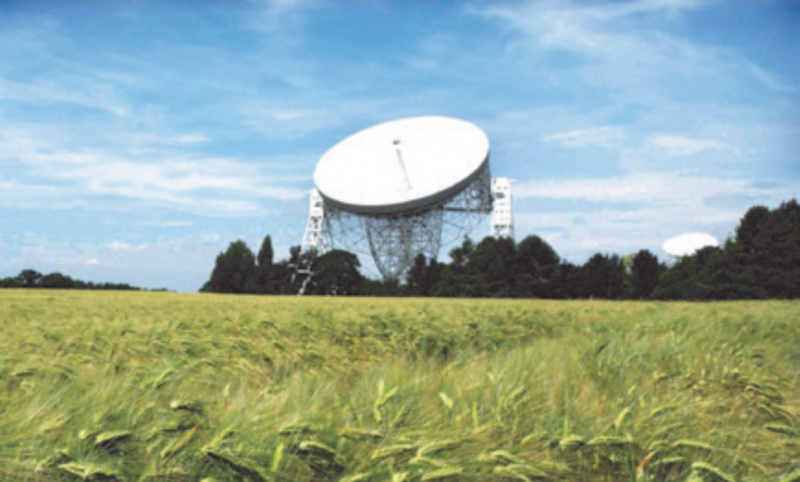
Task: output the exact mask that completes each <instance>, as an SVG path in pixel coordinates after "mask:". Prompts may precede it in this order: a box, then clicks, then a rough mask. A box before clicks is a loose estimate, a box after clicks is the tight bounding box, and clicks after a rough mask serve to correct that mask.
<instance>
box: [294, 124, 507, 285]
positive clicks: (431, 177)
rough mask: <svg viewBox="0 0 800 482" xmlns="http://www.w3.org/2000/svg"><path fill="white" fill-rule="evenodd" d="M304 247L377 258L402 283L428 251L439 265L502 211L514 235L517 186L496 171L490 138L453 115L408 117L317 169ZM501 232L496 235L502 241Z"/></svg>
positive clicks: (361, 137) (358, 136)
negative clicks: (450, 248) (453, 245)
mask: <svg viewBox="0 0 800 482" xmlns="http://www.w3.org/2000/svg"><path fill="white" fill-rule="evenodd" d="M314 183H315V185H316V189H314V190H312V192H311V201H310V205H309V219H308V224H307V226H306V231H305V234H304V235H303V249H305V250H312V249H313V250H316V252H317V253H318V254H324V252H325V251H326V250H329V249H333V248H341V249H346V250H349V251H353V252H357V253H361V254H368V255H370V256H371V257H372V259H373V260H374V261H375V266H376V267H377V268H378V271H380V273H381V275H382V276H383V278H384V279H386V280H394V281H400V280H401V279H402V277H403V276H404V275H405V273H406V272H407V271H408V269H409V268H410V267H411V265H412V264H413V261H414V258H416V257H417V256H418V255H419V254H423V255H425V257H426V258H428V259H433V258H436V256H437V255H438V253H439V249H440V248H441V246H442V245H446V244H449V243H450V242H453V241H456V240H457V239H459V238H460V237H462V236H464V235H465V234H467V233H468V232H469V231H471V230H472V229H474V228H475V227H476V226H477V225H478V224H480V222H481V221H482V220H483V219H485V217H486V216H487V215H488V214H490V213H494V216H493V220H492V231H491V234H492V235H497V236H513V223H512V215H511V184H510V181H509V180H508V179H505V178H499V179H495V180H494V181H493V180H492V178H491V174H490V171H489V139H488V137H487V136H486V134H485V133H484V132H483V130H481V129H480V128H479V127H477V126H475V125H474V124H472V123H470V122H467V121H463V120H460V119H455V118H451V117H440V116H425V117H412V118H406V119H399V120H395V121H390V122H385V123H382V124H378V125H375V126H373V127H370V128H368V129H365V130H362V131H359V132H357V133H355V134H353V135H351V136H349V137H347V138H345V139H344V140H342V141H340V142H339V143H338V144H336V145H334V146H333V147H332V148H330V149H329V150H328V151H327V152H325V154H323V156H322V157H321V158H320V160H319V162H318V163H317V167H316V169H315V172H314ZM495 233H497V234H495Z"/></svg>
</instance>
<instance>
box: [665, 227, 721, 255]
mask: <svg viewBox="0 0 800 482" xmlns="http://www.w3.org/2000/svg"><path fill="white" fill-rule="evenodd" d="M709 246H714V247H716V246H719V242H718V241H717V238H715V237H714V236H711V235H710V234H707V233H684V234H679V235H677V236H673V237H671V238H669V239H668V240H666V241H664V245H663V246H662V248H663V249H664V251H666V252H667V254H669V255H671V256H677V257H683V256H692V255H693V254H695V253H696V252H698V251H700V250H701V249H703V248H707V247H709Z"/></svg>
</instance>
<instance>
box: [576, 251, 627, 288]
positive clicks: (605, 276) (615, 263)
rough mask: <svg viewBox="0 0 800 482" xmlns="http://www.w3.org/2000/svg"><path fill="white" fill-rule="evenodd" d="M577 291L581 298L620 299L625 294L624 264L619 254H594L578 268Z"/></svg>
mask: <svg viewBox="0 0 800 482" xmlns="http://www.w3.org/2000/svg"><path fill="white" fill-rule="evenodd" d="M579 276H580V281H579V283H580V284H579V288H578V292H579V295H580V296H581V297H583V298H609V299H621V298H623V297H624V295H625V266H624V265H623V264H622V260H621V259H620V258H619V256H616V255H613V256H606V255H603V254H600V253H597V254H595V255H594V256H592V257H591V258H589V260H588V261H587V262H586V264H584V265H583V266H582V267H581V268H580V274H579Z"/></svg>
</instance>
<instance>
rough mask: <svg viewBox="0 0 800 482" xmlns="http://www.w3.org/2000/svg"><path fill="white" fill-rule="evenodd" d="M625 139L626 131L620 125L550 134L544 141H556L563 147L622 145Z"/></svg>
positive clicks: (611, 146)
mask: <svg viewBox="0 0 800 482" xmlns="http://www.w3.org/2000/svg"><path fill="white" fill-rule="evenodd" d="M624 141H625V131H624V130H623V129H622V128H619V127H607V126H603V127H593V128H590V129H579V130H573V131H568V132H559V133H556V134H550V135H547V136H545V137H543V138H542V142H546V143H547V142H554V143H556V144H558V145H560V146H562V147H588V146H597V147H608V148H613V147H621V146H622V144H623V142H624Z"/></svg>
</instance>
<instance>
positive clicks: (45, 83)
mask: <svg viewBox="0 0 800 482" xmlns="http://www.w3.org/2000/svg"><path fill="white" fill-rule="evenodd" d="M82 80H83V81H82V82H81V83H79V84H78V85H70V86H67V85H61V84H59V83H57V82H55V81H53V80H40V81H36V82H29V83H25V82H17V81H13V80H8V79H4V78H2V77H0V99H3V100H7V101H8V100H10V101H17V102H25V103H33V104H53V103H66V104H73V105H77V106H81V107H87V108H91V109H99V110H102V111H106V112H108V113H110V114H113V115H114V116H117V117H125V116H127V115H128V114H129V113H130V107H129V105H128V103H127V102H125V101H124V100H122V99H120V98H119V96H118V95H117V93H116V91H115V89H114V87H113V85H111V84H105V83H97V82H90V81H86V79H82Z"/></svg>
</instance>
